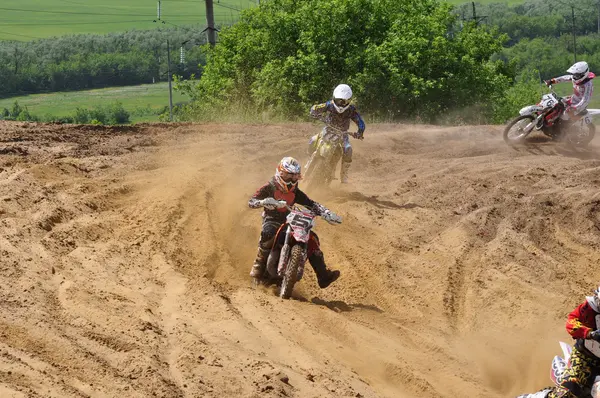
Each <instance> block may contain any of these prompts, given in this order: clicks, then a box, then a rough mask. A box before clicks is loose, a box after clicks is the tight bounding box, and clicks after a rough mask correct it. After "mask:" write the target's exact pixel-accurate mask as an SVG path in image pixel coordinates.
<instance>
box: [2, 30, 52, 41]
mask: <svg viewBox="0 0 600 398" xmlns="http://www.w3.org/2000/svg"><path fill="white" fill-rule="evenodd" d="M0 33H4V34H5V35H10V36H20V37H27V38H29V39H42V37H36V36H27V35H20V34H18V33H10V32H2V31H0Z"/></svg>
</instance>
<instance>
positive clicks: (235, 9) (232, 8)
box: [214, 3, 242, 12]
mask: <svg viewBox="0 0 600 398" xmlns="http://www.w3.org/2000/svg"><path fill="white" fill-rule="evenodd" d="M214 4H216V5H218V6H219V7H223V8H227V9H230V10H233V11H237V12H242V10H240V9H239V8H234V7H229V6H226V5H224V4H221V3H214Z"/></svg>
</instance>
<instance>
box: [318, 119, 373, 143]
mask: <svg viewBox="0 0 600 398" xmlns="http://www.w3.org/2000/svg"><path fill="white" fill-rule="evenodd" d="M317 119H318V120H320V121H321V122H323V123H324V124H325V126H326V127H328V128H330V129H332V130H334V131H336V132H338V133H339V134H348V135H351V136H352V138H356V139H358V140H363V139H364V137H358V136H357V133H351V132H349V131H344V130H341V129H338V128H337V127H334V126H332V125H331V124H329V123H328V122H327V121H326V120H325V119H323V118H317Z"/></svg>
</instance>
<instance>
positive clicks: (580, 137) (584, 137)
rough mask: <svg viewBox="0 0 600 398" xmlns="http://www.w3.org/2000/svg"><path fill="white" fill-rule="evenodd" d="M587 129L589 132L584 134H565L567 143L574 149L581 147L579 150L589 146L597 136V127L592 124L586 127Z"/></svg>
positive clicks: (568, 132) (569, 132)
mask: <svg viewBox="0 0 600 398" xmlns="http://www.w3.org/2000/svg"><path fill="white" fill-rule="evenodd" d="M585 127H587V128H588V130H587V131H586V132H585V133H584V132H574V131H567V132H566V134H565V142H566V143H567V144H569V145H572V146H574V147H579V148H583V147H586V146H588V144H589V143H590V142H592V140H593V139H594V136H595V135H596V126H594V124H592V123H590V124H588V125H586V126H585Z"/></svg>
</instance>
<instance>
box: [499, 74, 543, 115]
mask: <svg viewBox="0 0 600 398" xmlns="http://www.w3.org/2000/svg"><path fill="white" fill-rule="evenodd" d="M540 97H541V91H540V79H539V77H538V72H537V71H534V70H527V71H524V72H523V73H521V75H520V76H519V78H518V79H517V80H516V82H515V84H513V85H512V86H511V87H509V88H508V89H507V90H506V91H505V92H504V94H503V95H502V96H500V97H499V98H498V100H497V101H494V105H493V114H494V116H493V122H494V123H505V122H507V121H508V120H510V119H513V118H515V117H517V116H518V115H519V110H520V109H521V108H523V107H524V106H527V105H533V104H535V103H537V102H538V101H539V100H540Z"/></svg>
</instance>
